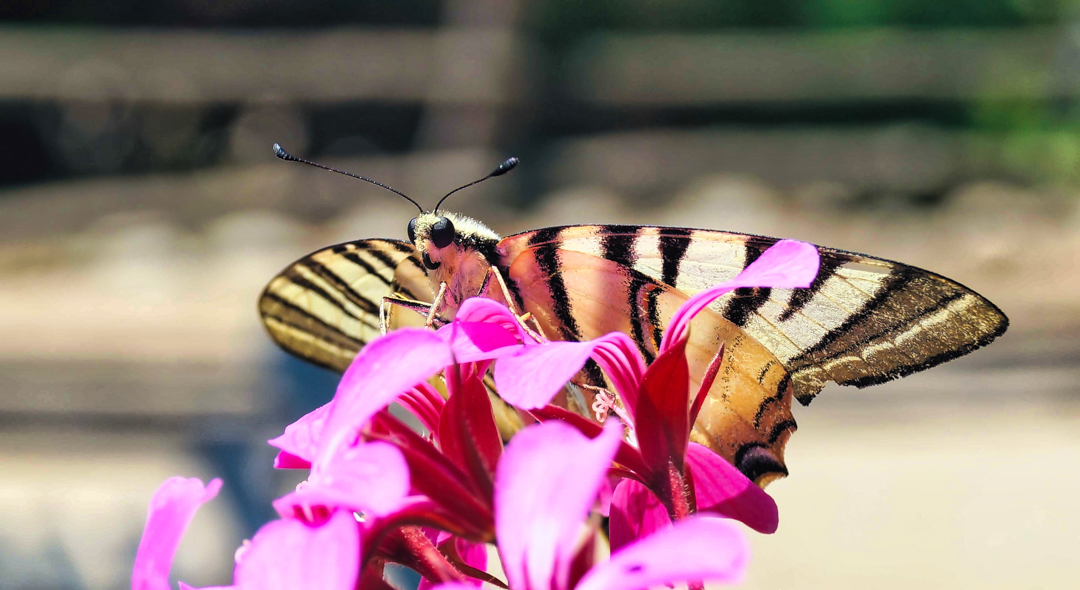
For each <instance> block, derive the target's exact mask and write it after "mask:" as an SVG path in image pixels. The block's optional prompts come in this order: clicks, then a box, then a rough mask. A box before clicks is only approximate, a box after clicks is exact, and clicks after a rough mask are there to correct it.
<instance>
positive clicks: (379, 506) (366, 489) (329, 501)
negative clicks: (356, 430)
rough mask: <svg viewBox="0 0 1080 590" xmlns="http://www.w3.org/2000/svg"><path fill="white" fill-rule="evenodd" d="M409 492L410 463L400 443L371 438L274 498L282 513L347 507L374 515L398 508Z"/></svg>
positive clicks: (279, 511)
mask: <svg viewBox="0 0 1080 590" xmlns="http://www.w3.org/2000/svg"><path fill="white" fill-rule="evenodd" d="M408 493H409V466H408V464H406V462H405V457H404V455H402V453H401V451H400V450H398V448H397V447H395V446H394V445H391V444H389V443H385V442H371V443H366V444H360V445H357V446H355V447H348V448H346V449H344V450H341V451H339V452H338V453H336V454H335V455H334V456H333V457H332V458H331V459H330V460H329V461H327V462H325V463H322V462H320V464H319V465H317V466H316V467H315V469H313V470H312V472H311V476H310V477H309V478H308V482H307V484H306V485H304V486H303V487H301V488H300V489H298V490H297V491H295V492H293V493H290V494H288V495H286V496H284V497H282V498H279V499H278V500H276V501H274V508H275V509H276V510H277V511H278V514H281V515H282V516H286V517H287V516H292V515H294V514H296V510H295V508H297V507H299V508H301V512H303V508H304V507H314V506H321V507H325V508H327V509H330V511H333V509H336V508H345V509H348V510H349V511H356V512H363V513H364V514H371V515H373V516H385V515H387V514H390V513H392V512H394V511H395V510H397V509H398V508H399V507H400V506H401V504H402V502H403V501H404V500H405V497H406V496H407V495H408Z"/></svg>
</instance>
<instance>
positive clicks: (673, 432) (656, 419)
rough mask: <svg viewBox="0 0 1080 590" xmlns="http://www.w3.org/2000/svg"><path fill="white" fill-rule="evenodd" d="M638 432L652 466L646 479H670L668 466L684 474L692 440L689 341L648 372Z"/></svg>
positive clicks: (637, 417)
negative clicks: (687, 358) (687, 453)
mask: <svg viewBox="0 0 1080 590" xmlns="http://www.w3.org/2000/svg"><path fill="white" fill-rule="evenodd" d="M634 416H635V420H634V432H635V434H636V435H637V439H638V448H639V449H641V456H642V457H643V458H644V459H645V463H646V464H647V465H648V466H649V469H650V473H649V474H648V475H646V474H642V475H645V476H646V477H650V476H651V477H666V474H667V470H668V465H669V464H671V465H674V466H675V468H676V469H678V470H679V472H680V473H681V472H682V469H683V465H684V462H685V460H686V443H687V441H689V440H690V368H689V366H688V365H687V362H686V340H679V341H678V342H676V343H675V345H674V346H672V347H670V348H668V349H666V350H663V351H661V352H660V355H659V356H657V357H656V360H654V361H653V362H652V364H651V365H649V369H648V370H647V371H645V378H644V379H642V382H641V390H640V392H639V394H638V402H637V407H636V408H635V409H634Z"/></svg>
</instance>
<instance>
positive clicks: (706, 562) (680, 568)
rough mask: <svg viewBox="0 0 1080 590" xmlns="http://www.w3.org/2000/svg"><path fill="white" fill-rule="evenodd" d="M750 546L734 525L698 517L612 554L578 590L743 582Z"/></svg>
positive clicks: (585, 578) (592, 571)
mask: <svg viewBox="0 0 1080 590" xmlns="http://www.w3.org/2000/svg"><path fill="white" fill-rule="evenodd" d="M749 558H750V547H749V546H748V544H747V542H746V538H745V537H743V535H742V533H741V532H740V531H739V530H738V529H737V528H735V526H734V525H732V524H731V523H730V522H727V521H724V520H720V519H717V518H702V517H693V518H688V519H686V520H681V521H679V522H677V523H675V525H674V526H672V527H671V528H669V529H665V530H662V531H660V532H658V533H656V534H654V535H651V536H648V537H645V538H644V539H642V540H640V541H638V542H637V543H634V544H633V545H630V546H628V547H626V548H624V549H623V550H622V551H619V552H618V553H613V554H612V555H611V559H610V560H608V561H606V562H603V563H600V564H598V565H596V566H595V567H593V569H592V570H591V571H590V572H589V573H588V574H585V577H584V578H582V579H581V582H580V583H578V585H577V587H576V588H575V590H604V589H607V588H618V589H619V590H644V589H645V588H651V587H653V586H659V585H661V584H675V583H678V582H693V581H702V580H703V581H706V582H727V583H732V582H738V581H740V580H741V579H742V578H743V575H744V574H745V572H746V564H747V561H749Z"/></svg>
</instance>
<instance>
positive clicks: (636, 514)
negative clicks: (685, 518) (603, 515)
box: [610, 479, 671, 553]
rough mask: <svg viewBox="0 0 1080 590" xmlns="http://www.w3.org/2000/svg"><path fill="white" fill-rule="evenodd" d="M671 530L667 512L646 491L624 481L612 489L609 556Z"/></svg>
mask: <svg viewBox="0 0 1080 590" xmlns="http://www.w3.org/2000/svg"><path fill="white" fill-rule="evenodd" d="M669 526H671V518H670V517H669V516H668V512H667V508H664V505H663V504H661V503H660V500H659V499H658V498H657V497H656V495H654V494H653V493H652V492H651V491H649V488H647V487H645V486H644V485H642V484H641V483H639V482H637V481H635V480H632V479H624V480H622V481H620V482H619V485H618V486H616V487H615V495H614V496H612V498H611V520H610V537H611V552H612V553H614V552H616V551H618V550H619V549H622V548H623V547H625V546H627V545H629V544H631V543H633V542H634V541H636V540H638V539H640V538H642V537H647V536H649V535H651V534H653V533H655V532H656V531H659V530H661V529H665V528H667V527H669Z"/></svg>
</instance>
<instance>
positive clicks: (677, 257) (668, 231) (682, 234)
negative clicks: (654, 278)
mask: <svg viewBox="0 0 1080 590" xmlns="http://www.w3.org/2000/svg"><path fill="white" fill-rule="evenodd" d="M691 234H693V230H689V229H685V228H681V227H670V228H664V229H662V230H661V231H660V261H661V270H660V280H661V281H662V282H664V283H665V284H668V285H671V286H672V287H674V286H675V283H676V281H678V280H679V265H680V264H682V259H683V257H684V256H686V251H687V250H688V249H689V248H690V236H691Z"/></svg>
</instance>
